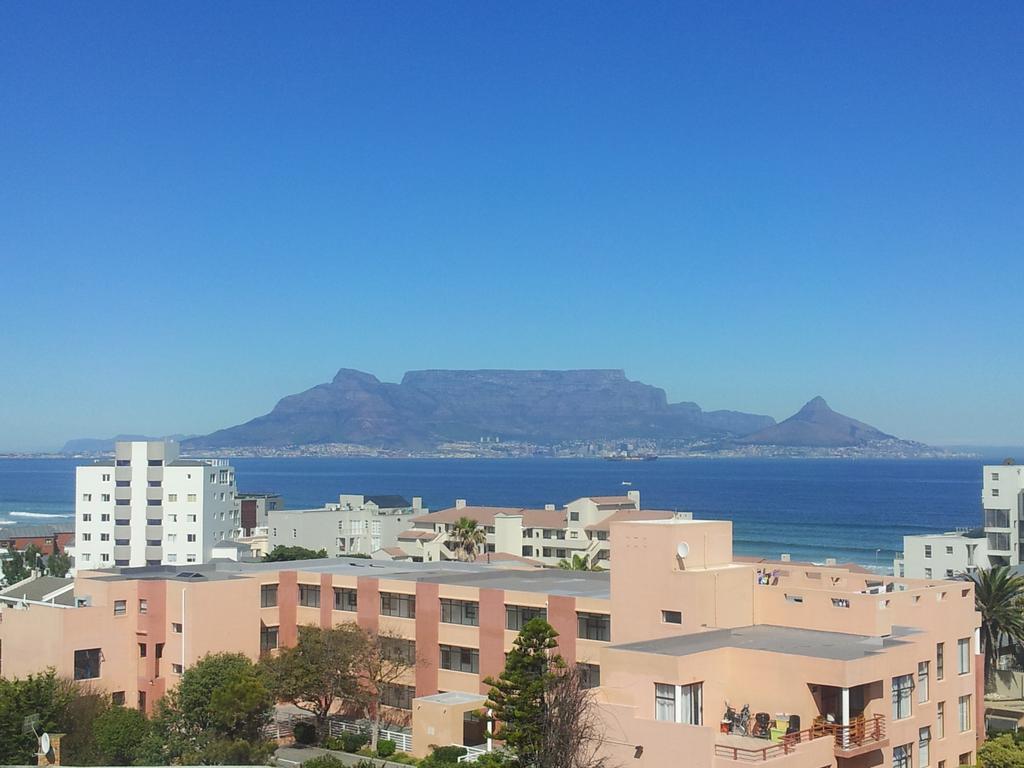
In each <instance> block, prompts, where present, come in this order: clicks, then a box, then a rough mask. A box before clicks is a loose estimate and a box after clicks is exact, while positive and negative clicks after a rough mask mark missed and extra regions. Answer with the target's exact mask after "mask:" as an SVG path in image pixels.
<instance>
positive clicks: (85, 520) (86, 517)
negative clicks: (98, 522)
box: [82, 512, 92, 523]
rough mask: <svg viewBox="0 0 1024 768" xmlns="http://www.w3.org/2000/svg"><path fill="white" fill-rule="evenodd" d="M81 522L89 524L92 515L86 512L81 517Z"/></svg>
mask: <svg viewBox="0 0 1024 768" xmlns="http://www.w3.org/2000/svg"><path fill="white" fill-rule="evenodd" d="M82 522H83V523H90V522H92V515H90V514H89V513H88V512H86V513H85V514H84V515H82Z"/></svg>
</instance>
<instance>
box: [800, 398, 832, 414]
mask: <svg viewBox="0 0 1024 768" xmlns="http://www.w3.org/2000/svg"><path fill="white" fill-rule="evenodd" d="M831 410H832V409H831V408H829V407H828V403H826V402H825V398H824V397H822V396H821V395H817V396H816V397H812V398H811V399H810V400H808V401H807V402H806V403H805V404H804V407H803V408H801V409H800V413H816V412H820V411H831Z"/></svg>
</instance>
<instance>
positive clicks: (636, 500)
mask: <svg viewBox="0 0 1024 768" xmlns="http://www.w3.org/2000/svg"><path fill="white" fill-rule="evenodd" d="M626 495H627V496H629V498H631V499H632V500H633V506H635V507H636V508H637V509H640V491H626Z"/></svg>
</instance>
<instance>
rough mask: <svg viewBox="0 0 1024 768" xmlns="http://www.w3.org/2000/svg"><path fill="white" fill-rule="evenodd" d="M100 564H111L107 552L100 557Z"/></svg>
mask: <svg viewBox="0 0 1024 768" xmlns="http://www.w3.org/2000/svg"><path fill="white" fill-rule="evenodd" d="M100 562H103V563H109V562H110V555H108V554H107V553H106V552H104V553H103V554H102V555H100Z"/></svg>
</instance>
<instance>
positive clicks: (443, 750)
mask: <svg viewBox="0 0 1024 768" xmlns="http://www.w3.org/2000/svg"><path fill="white" fill-rule="evenodd" d="M466 751H467V750H466V748H465V747H457V746H448V747H434V751H433V752H431V753H430V755H429V756H427V757H425V758H423V759H422V760H421V761H420V766H421V768H448V767H449V766H457V765H458V764H459V758H460V757H462V756H463V755H464V754H466Z"/></svg>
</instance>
